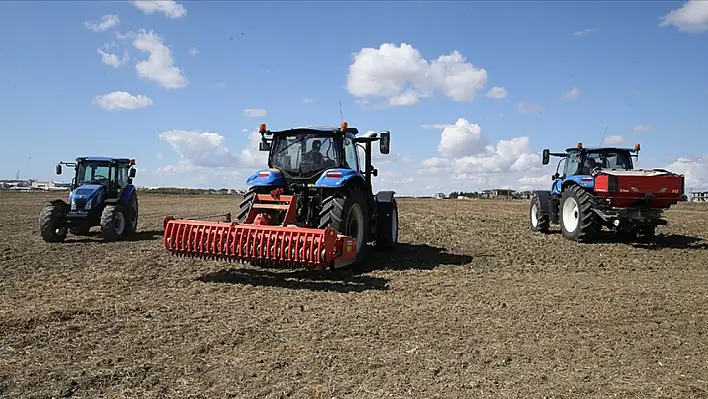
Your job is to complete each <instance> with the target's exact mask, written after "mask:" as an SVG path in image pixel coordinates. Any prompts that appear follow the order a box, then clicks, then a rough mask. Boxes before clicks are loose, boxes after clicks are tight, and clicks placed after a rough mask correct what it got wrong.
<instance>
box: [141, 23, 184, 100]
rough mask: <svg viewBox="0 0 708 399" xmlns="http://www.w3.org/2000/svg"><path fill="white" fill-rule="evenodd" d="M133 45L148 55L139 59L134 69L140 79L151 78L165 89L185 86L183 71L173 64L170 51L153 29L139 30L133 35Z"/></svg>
mask: <svg viewBox="0 0 708 399" xmlns="http://www.w3.org/2000/svg"><path fill="white" fill-rule="evenodd" d="M134 37H135V38H134V40H133V46H134V47H135V48H136V49H138V50H140V51H142V52H145V53H150V56H149V57H148V59H147V60H145V61H139V62H138V63H137V64H136V65H135V70H136V71H137V73H138V76H139V77H140V78H141V79H147V80H152V81H154V82H156V83H157V84H159V85H160V86H162V87H165V88H167V89H180V88H184V87H186V86H187V84H188V82H187V78H186V77H185V75H184V72H183V71H182V70H181V69H180V68H178V67H177V66H175V65H174V59H173V58H172V51H171V50H170V49H169V48H168V47H167V46H165V45H164V44H163V43H162V39H161V38H160V37H158V36H157V35H156V34H155V33H153V31H149V32H146V31H145V30H141V31H140V32H139V33H138V34H137V35H134Z"/></svg>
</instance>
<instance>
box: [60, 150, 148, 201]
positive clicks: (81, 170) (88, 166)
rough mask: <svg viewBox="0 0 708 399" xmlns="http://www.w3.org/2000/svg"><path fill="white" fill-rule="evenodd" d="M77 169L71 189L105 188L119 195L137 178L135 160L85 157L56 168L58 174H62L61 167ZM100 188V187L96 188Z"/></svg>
mask: <svg viewBox="0 0 708 399" xmlns="http://www.w3.org/2000/svg"><path fill="white" fill-rule="evenodd" d="M62 164H63V165H67V166H69V167H73V168H75V175H74V178H73V179H72V181H71V189H72V190H74V189H77V188H79V187H83V186H99V185H100V186H103V188H104V189H105V190H106V191H107V192H109V193H111V194H117V193H118V191H119V190H121V189H124V188H126V187H127V186H128V185H129V184H132V183H133V179H134V178H135V169H133V168H132V166H133V165H135V160H134V159H128V158H104V157H83V158H77V159H76V162H75V163H73V162H60V163H59V164H57V166H56V173H57V175H60V174H61V173H62V167H61V165H62ZM96 188H98V187H96Z"/></svg>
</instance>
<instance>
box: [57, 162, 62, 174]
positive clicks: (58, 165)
mask: <svg viewBox="0 0 708 399" xmlns="http://www.w3.org/2000/svg"><path fill="white" fill-rule="evenodd" d="M56 172H57V174H58V175H60V174H61V165H60V164H57V168H56Z"/></svg>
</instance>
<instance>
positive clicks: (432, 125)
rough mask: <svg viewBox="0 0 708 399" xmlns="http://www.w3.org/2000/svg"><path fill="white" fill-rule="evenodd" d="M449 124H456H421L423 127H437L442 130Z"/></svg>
mask: <svg viewBox="0 0 708 399" xmlns="http://www.w3.org/2000/svg"><path fill="white" fill-rule="evenodd" d="M448 126H455V125H450V124H449V123H432V124H423V125H420V127H421V129H436V130H442V129H445V128H446V127H448Z"/></svg>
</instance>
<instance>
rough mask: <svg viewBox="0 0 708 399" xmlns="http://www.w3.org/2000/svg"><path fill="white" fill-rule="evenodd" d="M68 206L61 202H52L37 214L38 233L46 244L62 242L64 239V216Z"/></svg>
mask: <svg viewBox="0 0 708 399" xmlns="http://www.w3.org/2000/svg"><path fill="white" fill-rule="evenodd" d="M68 210H69V206H68V205H67V204H66V202H64V201H62V200H57V201H52V202H51V203H49V204H47V205H46V206H45V207H44V208H42V211H41V212H40V213H39V232H40V234H41V235H42V239H44V241H46V242H62V241H64V240H65V239H66V235H67V228H66V226H65V225H64V223H65V222H66V214H67V212H68Z"/></svg>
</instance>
